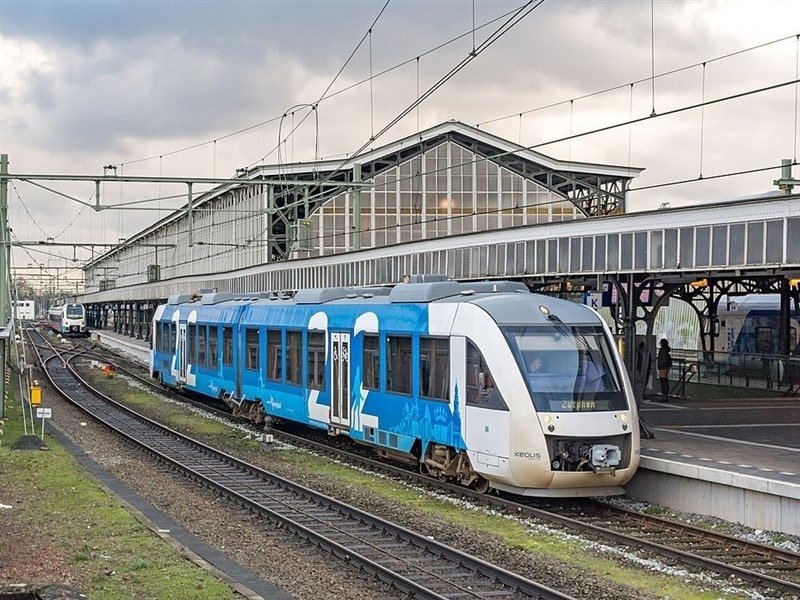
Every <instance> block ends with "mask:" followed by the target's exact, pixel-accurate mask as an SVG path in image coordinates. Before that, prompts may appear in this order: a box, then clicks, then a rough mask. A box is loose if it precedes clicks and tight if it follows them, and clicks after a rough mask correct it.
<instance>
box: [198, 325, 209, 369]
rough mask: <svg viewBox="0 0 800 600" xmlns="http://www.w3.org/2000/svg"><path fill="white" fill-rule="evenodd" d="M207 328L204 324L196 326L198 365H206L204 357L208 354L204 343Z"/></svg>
mask: <svg viewBox="0 0 800 600" xmlns="http://www.w3.org/2000/svg"><path fill="white" fill-rule="evenodd" d="M207 333H208V328H207V327H206V326H205V325H198V326H197V364H198V366H200V367H206V366H208V364H207V363H206V358H207V355H208V346H207V345H206V339H207V337H208V336H207Z"/></svg>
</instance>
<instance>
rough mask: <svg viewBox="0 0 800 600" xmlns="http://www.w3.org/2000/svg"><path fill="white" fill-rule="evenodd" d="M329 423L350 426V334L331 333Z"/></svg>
mask: <svg viewBox="0 0 800 600" xmlns="http://www.w3.org/2000/svg"><path fill="white" fill-rule="evenodd" d="M330 419H331V425H340V426H343V427H350V334H349V333H331V416H330Z"/></svg>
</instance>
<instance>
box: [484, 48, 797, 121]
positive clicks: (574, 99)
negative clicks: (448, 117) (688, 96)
mask: <svg viewBox="0 0 800 600" xmlns="http://www.w3.org/2000/svg"><path fill="white" fill-rule="evenodd" d="M792 38H798V39H800V33H798V34H792V35H788V36H784V37H780V38H776V39H774V40H770V41H767V42H762V43H760V44H755V45H753V46H748V47H747V48H742V49H741V50H735V51H733V52H728V53H726V54H721V55H719V56H716V57H714V58H709V59H706V60H704V61H701V62H696V63H692V64H690V65H684V66H682V67H677V68H675V69H670V70H668V71H663V72H661V73H658V74H656V75H655V79H660V78H662V77H669V76H670V75H677V74H678V73H682V72H683V71H688V70H691V69H696V68H698V67H702V66H703V65H705V64H711V63H715V62H718V61H722V60H726V59H728V58H733V57H734V56H739V55H741V54H746V53H748V52H753V51H754V50H760V49H761V48H766V47H768V46H772V45H774V44H779V43H781V42H785V41H786V40H790V39H792ZM651 79H652V77H644V78H642V79H637V80H635V81H631V82H627V83H621V84H617V85H614V86H611V87H606V88H601V89H599V90H595V91H592V92H587V93H585V94H581V95H579V96H573V97H571V98H565V99H563V100H558V101H557V102H550V103H548V104H543V105H541V106H536V107H534V108H529V109H526V110H523V111H518V112H514V113H510V114H507V115H502V116H499V117H493V118H491V119H486V120H485V121H479V122H478V123H476V124H475V125H476V127H483V126H484V125H491V124H492V123H497V122H499V121H505V120H506V119H513V118H516V117H517V115H519V114H523V115H528V114H531V113H534V112H540V111H543V110H547V109H550V108H555V107H557V106H563V105H566V104H569V103H570V102H577V101H578V100H587V99H589V98H592V97H594V96H601V95H603V94H607V93H609V92H615V91H619V90H621V89H624V88H627V87H628V86H634V85H638V84H641V83H648V82H650V81H651Z"/></svg>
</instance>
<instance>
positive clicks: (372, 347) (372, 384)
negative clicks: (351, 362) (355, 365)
mask: <svg viewBox="0 0 800 600" xmlns="http://www.w3.org/2000/svg"><path fill="white" fill-rule="evenodd" d="M379 342H380V338H379V337H378V336H377V335H374V334H369V333H365V334H364V349H363V352H362V357H361V361H362V364H363V365H364V381H363V382H362V383H363V385H364V389H367V390H378V389H380V387H381V355H380V345H379Z"/></svg>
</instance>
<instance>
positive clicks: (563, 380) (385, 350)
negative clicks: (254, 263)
mask: <svg viewBox="0 0 800 600" xmlns="http://www.w3.org/2000/svg"><path fill="white" fill-rule="evenodd" d="M152 336H153V347H152V351H151V375H152V376H153V377H155V378H157V379H159V380H160V381H161V382H162V383H163V384H164V385H166V386H168V387H171V388H179V389H182V390H187V391H190V392H195V393H198V394H202V395H205V396H209V397H212V398H216V399H219V400H221V401H223V402H225V403H226V404H227V405H228V406H230V407H231V408H232V409H233V412H234V414H237V415H240V416H246V417H248V418H249V419H251V420H252V421H254V422H256V423H264V422H267V421H270V420H286V421H292V422H296V423H301V424H304V425H307V426H309V427H315V428H320V429H323V430H327V431H328V432H329V433H330V434H331V435H346V436H349V437H350V438H352V439H353V440H355V441H356V442H358V443H362V444H367V445H370V446H371V447H372V448H374V450H375V451H376V452H377V453H378V454H380V455H382V456H384V457H388V458H392V459H397V460H402V461H406V462H409V463H413V464H415V465H418V466H419V468H420V469H421V470H423V471H424V472H429V473H430V474H432V475H435V476H437V477H439V478H441V479H443V480H450V481H455V482H459V483H461V484H462V485H466V486H470V487H473V488H475V489H478V490H480V491H488V490H489V489H490V488H494V489H497V490H502V491H507V492H511V493H516V494H523V495H530V496H552V497H565V496H570V497H581V496H600V495H612V494H619V493H622V492H623V489H622V486H623V485H624V484H625V483H626V482H627V481H628V480H629V479H630V478H631V477H632V476H633V474H634V473H635V471H636V469H637V467H638V464H639V453H640V446H639V426H638V417H637V412H636V402H635V400H634V398H633V394H632V391H631V387H630V383H629V381H628V378H627V375H626V371H625V369H624V368H623V364H622V361H621V359H620V357H619V355H618V353H617V351H616V349H615V345H614V340H613V338H612V336H611V334H610V332H609V330H608V328H607V327H606V326H605V324H604V323H603V321H602V319H601V318H600V317H599V316H598V315H597V313H596V312H594V311H593V310H591V309H589V308H587V307H585V306H582V305H579V304H575V303H573V302H569V301H566V300H561V299H557V298H552V297H548V296H543V295H536V294H532V293H530V292H529V290H528V289H527V287H526V286H525V285H523V284H521V283H518V282H507V281H494V282H473V283H458V282H454V281H447V280H445V279H444V278H442V277H437V276H420V277H415V278H413V279H412V281H411V282H409V283H402V284H398V285H396V286H394V287H379V288H324V289H310V290H301V291H298V292H297V293H296V294H295V295H293V296H291V297H290V296H280V295H275V294H268V293H259V294H230V293H205V294H195V295H191V296H190V295H177V296H173V297H171V298H170V299H169V301H168V302H167V304H164V305H161V306H159V307H158V308H157V310H156V312H155V316H154V320H153V332H152Z"/></svg>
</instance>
